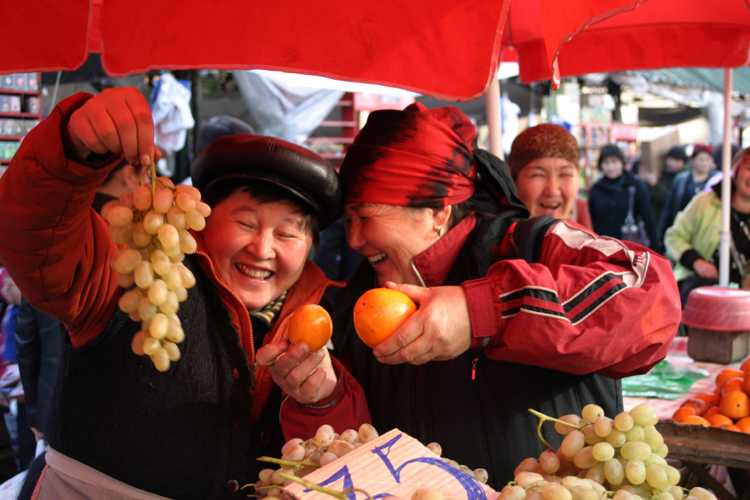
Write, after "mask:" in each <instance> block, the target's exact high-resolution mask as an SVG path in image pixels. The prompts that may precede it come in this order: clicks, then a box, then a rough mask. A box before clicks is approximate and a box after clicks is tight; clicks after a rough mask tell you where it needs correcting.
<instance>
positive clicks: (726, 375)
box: [716, 368, 744, 389]
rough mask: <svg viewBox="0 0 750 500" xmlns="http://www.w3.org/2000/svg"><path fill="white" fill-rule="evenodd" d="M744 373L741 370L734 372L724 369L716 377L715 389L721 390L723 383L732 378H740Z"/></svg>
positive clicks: (730, 369)
mask: <svg viewBox="0 0 750 500" xmlns="http://www.w3.org/2000/svg"><path fill="white" fill-rule="evenodd" d="M742 376H744V373H742V370H736V369H734V368H724V369H723V370H721V371H720V372H719V373H718V374H717V375H716V387H718V388H719V389H721V388H722V387H723V386H724V382H726V381H727V380H729V379H730V378H734V377H742Z"/></svg>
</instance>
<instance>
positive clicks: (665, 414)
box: [623, 337, 742, 420]
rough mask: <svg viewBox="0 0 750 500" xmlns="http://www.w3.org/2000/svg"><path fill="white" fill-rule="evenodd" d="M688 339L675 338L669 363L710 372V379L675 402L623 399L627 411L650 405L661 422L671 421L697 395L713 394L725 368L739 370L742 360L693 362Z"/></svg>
mask: <svg viewBox="0 0 750 500" xmlns="http://www.w3.org/2000/svg"><path fill="white" fill-rule="evenodd" d="M687 348H688V337H675V339H674V341H673V342H672V347H671V348H670V349H669V353H668V354H667V358H666V359H667V361H668V362H669V363H671V364H672V365H674V366H675V368H686V367H689V368H693V369H703V370H705V371H706V372H708V377H703V378H700V379H698V380H696V382H695V383H694V384H693V386H692V387H691V388H690V390H689V391H688V392H687V394H685V395H684V396H681V397H680V398H678V399H675V400H669V399H657V398H641V397H638V398H630V397H626V398H623V404H624V405H625V409H626V410H630V409H632V408H633V407H635V406H637V405H639V404H641V403H648V404H650V405H651V406H652V407H653V408H654V411H656V414H657V415H659V418H660V419H661V420H665V419H671V418H672V415H673V414H674V412H675V411H676V410H677V409H678V408H679V407H680V406H681V405H682V403H684V402H685V401H687V400H688V399H690V398H692V397H694V396H695V395H696V394H701V393H713V392H714V389H715V388H716V375H717V374H718V373H719V372H720V371H721V370H723V369H725V368H739V366H740V365H741V364H742V360H740V361H737V362H736V363H732V364H729V365H721V364H717V363H704V362H701V361H693V358H691V357H690V356H688V353H687Z"/></svg>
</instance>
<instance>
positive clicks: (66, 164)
mask: <svg viewBox="0 0 750 500" xmlns="http://www.w3.org/2000/svg"><path fill="white" fill-rule="evenodd" d="M90 97H91V96H88V95H84V94H76V95H74V96H72V97H69V98H68V99H65V100H64V101H62V102H61V103H60V104H59V105H58V106H57V107H56V108H55V109H54V110H53V112H52V113H50V115H49V116H48V117H47V118H46V119H45V120H44V121H43V122H42V123H40V124H39V125H38V126H37V127H35V128H34V130H32V131H31V132H30V133H29V134H28V135H27V136H26V139H25V140H24V141H23V143H22V144H21V147H20V149H19V150H18V153H17V154H16V155H15V156H14V158H13V160H12V161H11V164H10V166H9V167H8V170H7V172H6V173H5V175H3V177H2V179H0V212H2V213H4V214H13V216H12V217H5V218H4V219H3V223H2V224H0V242H2V243H1V244H0V261H2V262H3V264H5V265H6V267H7V268H8V270H9V272H10V274H11V275H12V276H13V278H14V280H15V282H16V284H17V285H18V287H19V288H20V290H21V293H22V294H23V296H24V297H25V298H26V300H28V301H29V303H31V304H32V305H34V306H35V307H36V308H38V309H40V310H42V311H44V312H46V313H47V314H49V315H51V316H53V317H54V318H56V319H58V320H59V321H62V322H63V323H64V324H65V325H66V326H67V327H68V329H70V330H72V331H71V340H72V341H73V344H74V345H81V344H83V343H85V342H86V341H87V340H91V339H93V338H94V337H95V336H96V335H97V334H98V333H99V332H100V331H102V329H103V328H104V326H105V325H106V323H107V320H108V319H109V317H110V316H111V314H112V312H113V311H114V307H115V306H116V303H117V298H118V295H119V293H120V288H119V287H118V285H117V277H116V274H115V272H114V271H112V270H111V268H110V266H109V260H110V257H111V255H112V254H113V252H115V251H116V250H117V247H116V245H115V244H114V242H113V241H112V238H111V237H110V235H109V230H108V227H107V223H106V221H104V220H103V219H102V218H101V217H100V216H99V215H98V214H96V212H94V211H93V210H92V209H91V208H90V206H91V202H92V200H93V198H94V193H95V191H96V189H97V188H98V187H99V185H100V184H101V183H102V182H103V181H104V179H105V178H106V176H107V173H108V172H109V170H111V169H112V168H114V166H115V165H116V164H117V163H118V161H119V157H118V156H117V155H114V154H110V155H106V156H100V157H99V158H100V161H98V162H96V163H80V161H81V160H80V158H78V161H75V160H73V159H70V158H69V157H68V156H66V154H65V150H66V147H65V141H64V139H63V133H62V130H63V129H64V127H65V123H66V120H67V117H68V116H69V115H70V114H71V113H72V112H73V111H74V110H75V109H77V108H78V107H80V106H81V105H82V104H83V103H84V102H85V101H86V100H87V99H89V98H90ZM76 156H77V155H76ZM19 235H23V237H19Z"/></svg>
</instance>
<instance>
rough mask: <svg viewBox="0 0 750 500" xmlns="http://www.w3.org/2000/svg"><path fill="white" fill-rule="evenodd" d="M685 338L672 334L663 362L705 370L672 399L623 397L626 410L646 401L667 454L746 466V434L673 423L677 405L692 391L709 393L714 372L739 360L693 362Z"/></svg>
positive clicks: (749, 463) (749, 455)
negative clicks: (723, 362) (657, 419)
mask: <svg viewBox="0 0 750 500" xmlns="http://www.w3.org/2000/svg"><path fill="white" fill-rule="evenodd" d="M687 345H688V337H676V338H675V339H674V342H673V343H672V347H671V348H670V350H669V354H667V358H666V359H667V361H668V362H669V363H671V364H673V365H674V366H675V368H686V367H690V368H694V369H695V368H700V369H703V370H706V372H708V376H707V377H703V378H701V379H698V380H697V381H696V382H695V383H694V384H693V386H692V387H691V388H690V390H689V391H688V392H687V393H686V394H685V395H683V396H681V397H680V398H678V399H675V400H668V399H657V398H644V397H637V398H631V397H626V398H623V402H624V405H625V409H626V410H630V409H632V408H633V407H635V406H637V405H639V404H641V403H648V404H650V405H651V406H652V407H653V408H654V410H655V411H656V414H657V415H659V419H660V420H661V421H660V422H659V424H658V425H657V428H658V429H659V431H660V432H661V433H662V435H663V436H664V442H665V443H667V446H669V456H670V457H671V458H678V459H681V460H683V461H686V462H692V463H699V464H712V465H724V466H727V467H734V468H742V469H747V468H750V434H745V433H738V432H733V431H726V430H723V429H717V428H713V427H710V428H706V427H702V426H700V425H685V424H676V423H674V422H673V421H672V415H673V414H674V412H675V410H677V409H678V408H679V407H680V405H682V403H683V402H685V401H686V400H688V399H690V398H692V397H693V396H695V395H696V394H701V393H712V392H713V391H714V389H715V387H716V375H717V374H718V373H719V372H720V371H721V370H723V369H725V368H738V367H739V366H740V365H741V364H742V361H738V362H736V363H732V364H729V365H722V364H717V363H704V362H699V361H693V359H692V358H691V357H690V356H688V354H687Z"/></svg>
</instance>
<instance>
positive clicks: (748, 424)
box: [734, 417, 750, 434]
mask: <svg viewBox="0 0 750 500" xmlns="http://www.w3.org/2000/svg"><path fill="white" fill-rule="evenodd" d="M734 425H736V426H737V428H738V429H739V430H740V431H742V432H744V433H746V434H750V417H745V418H741V419H739V420H738V421H736V422H735V423H734Z"/></svg>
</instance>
